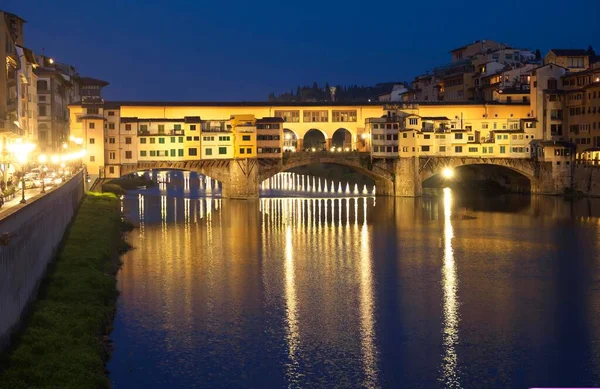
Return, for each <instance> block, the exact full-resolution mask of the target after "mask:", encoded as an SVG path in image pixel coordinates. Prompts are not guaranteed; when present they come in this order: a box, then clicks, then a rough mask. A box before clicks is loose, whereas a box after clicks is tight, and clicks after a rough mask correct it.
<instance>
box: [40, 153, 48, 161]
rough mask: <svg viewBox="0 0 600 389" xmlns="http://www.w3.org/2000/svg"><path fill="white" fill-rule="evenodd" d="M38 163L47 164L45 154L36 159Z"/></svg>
mask: <svg viewBox="0 0 600 389" xmlns="http://www.w3.org/2000/svg"><path fill="white" fill-rule="evenodd" d="M38 161H39V162H40V163H46V162H48V157H46V155H45V154H40V156H39V157H38Z"/></svg>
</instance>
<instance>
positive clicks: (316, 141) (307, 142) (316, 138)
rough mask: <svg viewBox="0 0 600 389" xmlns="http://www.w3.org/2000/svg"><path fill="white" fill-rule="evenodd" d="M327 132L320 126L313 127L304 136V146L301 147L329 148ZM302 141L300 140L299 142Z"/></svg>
mask: <svg viewBox="0 0 600 389" xmlns="http://www.w3.org/2000/svg"><path fill="white" fill-rule="evenodd" d="M328 139H329V138H328V137H327V133H326V132H325V131H323V130H321V129H320V128H311V129H310V130H308V131H306V132H305V133H304V135H303V136H302V142H301V143H302V147H300V146H299V148H300V149H313V148H314V149H315V150H323V149H327V146H328V144H327V142H328ZM299 143H300V142H299Z"/></svg>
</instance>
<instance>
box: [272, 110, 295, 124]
mask: <svg viewBox="0 0 600 389" xmlns="http://www.w3.org/2000/svg"><path fill="white" fill-rule="evenodd" d="M275 116H276V117H279V118H282V119H283V120H284V121H286V122H293V123H298V122H299V121H300V111H275Z"/></svg>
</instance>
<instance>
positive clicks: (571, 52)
mask: <svg viewBox="0 0 600 389" xmlns="http://www.w3.org/2000/svg"><path fill="white" fill-rule="evenodd" d="M550 51H551V52H552V53H554V54H556V55H558V56H561V57H562V56H567V57H580V56H586V55H588V52H587V50H583V49H550Z"/></svg>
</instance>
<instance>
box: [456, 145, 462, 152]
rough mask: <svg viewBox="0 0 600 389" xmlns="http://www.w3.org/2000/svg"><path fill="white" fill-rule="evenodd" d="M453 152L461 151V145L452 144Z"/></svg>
mask: <svg viewBox="0 0 600 389" xmlns="http://www.w3.org/2000/svg"><path fill="white" fill-rule="evenodd" d="M454 152H455V153H462V146H454Z"/></svg>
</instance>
